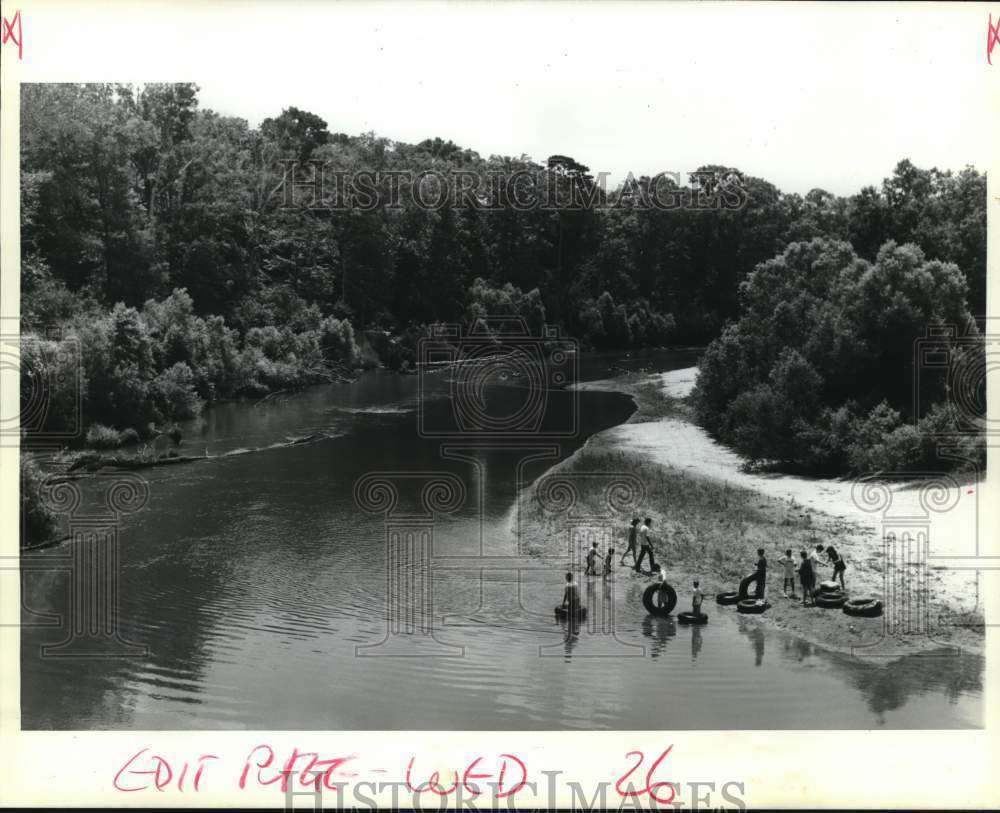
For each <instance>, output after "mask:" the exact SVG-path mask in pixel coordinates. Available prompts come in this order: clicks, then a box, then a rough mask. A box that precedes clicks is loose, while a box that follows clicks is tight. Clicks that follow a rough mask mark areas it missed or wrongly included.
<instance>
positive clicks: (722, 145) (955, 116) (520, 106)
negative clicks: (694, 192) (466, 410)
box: [19, 2, 1000, 194]
mask: <svg viewBox="0 0 1000 813" xmlns="http://www.w3.org/2000/svg"><path fill="white" fill-rule="evenodd" d="M28 6H29V8H28V10H27V12H26V17H25V22H26V28H27V24H28V22H29V21H30V23H31V25H32V28H30V29H27V30H28V31H30V32H31V36H32V39H31V40H27V42H30V43H32V46H31V47H33V48H34V49H35V50H34V51H29V50H28V49H27V48H26V57H28V58H27V59H26V60H25V61H24V64H23V66H19V67H21V68H22V78H23V79H24V80H25V81H45V80H48V81H52V80H67V79H75V80H77V81H84V80H90V79H101V80H114V81H181V80H185V81H194V82H197V83H198V84H199V86H200V87H201V94H200V99H201V104H202V106H203V107H208V108H212V109H214V110H216V111H218V112H220V113H224V114H228V115H235V116H239V117H242V118H245V119H247V120H248V121H249V122H250V123H251V124H252V125H256V124H258V123H259V122H260V121H261V119H263V118H265V117H267V116H273V115H277V114H279V113H280V112H281V110H282V109H283V108H285V107H289V106H296V107H299V108H302V109H305V110H309V111H311V112H313V113H316V114H318V115H320V116H322V117H323V118H324V119H325V120H326V121H327V122H328V125H329V128H330V130H331V131H334V132H346V133H349V134H357V133H360V132H366V131H375V132H376V133H377V134H378V135H380V136H384V137H387V138H390V139H393V140H398V141H406V142H416V141H420V140H422V139H424V138H428V137H434V136H440V137H441V138H444V139H451V140H452V141H454V142H456V143H458V144H460V145H461V146H463V147H469V148H472V149H474V150H476V151H477V152H479V153H480V154H482V155H490V154H503V155H520V154H522V153H525V154H527V155H529V156H531V157H532V158H534V159H535V160H539V161H544V159H545V158H546V157H547V156H548V155H551V154H553V153H561V154H566V155H571V156H573V157H574V158H576V159H577V160H578V161H581V162H582V163H584V164H587V165H588V166H589V167H590V168H591V170H592V171H594V172H607V173H609V174H610V179H611V182H612V184H613V183H614V182H617V181H620V180H621V179H622V178H624V177H625V175H626V174H627V173H628V172H632V173H633V174H635V175H640V174H653V173H656V172H681V173H685V172H688V171H691V170H694V169H696V168H697V167H698V166H700V165H702V164H709V163H719V164H727V165H730V166H736V167H738V168H739V169H741V170H743V171H744V172H748V173H750V174H752V175H756V176H759V177H763V178H766V179H767V180H769V181H771V182H772V183H774V184H775V185H777V186H778V187H779V188H781V189H782V190H784V191H787V192H799V193H803V194H804V193H805V192H808V191H809V190H810V189H812V188H814V187H822V188H825V189H827V190H829V191H832V192H835V193H838V194H849V193H852V192H856V191H857V190H858V189H860V188H861V187H862V186H863V185H866V184H878V183H880V182H881V180H882V178H884V177H886V176H887V175H889V174H891V172H892V169H893V167H894V166H895V164H896V163H897V161H899V160H900V159H902V158H904V157H908V158H910V159H911V160H912V161H913V162H914V163H916V164H917V165H918V166H925V167H929V166H938V167H940V168H942V169H947V168H950V169H960V168H961V167H963V166H964V165H966V164H972V165H974V166H977V167H978V168H979V169H983V170H985V169H986V167H987V164H988V163H989V160H990V157H991V156H990V149H989V148H990V146H991V139H990V137H989V133H988V130H987V127H986V116H987V115H988V113H987V111H989V110H990V109H991V108H990V104H991V102H990V100H992V109H994V110H995V109H996V108H997V107H998V104H997V102H998V101H1000V94H998V88H1000V81H998V77H1000V48H998V50H997V52H996V53H995V55H994V62H996V63H997V65H996V66H994V67H992V68H991V66H990V65H988V64H987V61H986V37H987V18H988V16H989V15H988V10H989V8H990V6H987V5H982V6H975V5H971V4H966V5H960V4H956V5H949V6H937V5H932V4H917V5H909V4H884V5H868V4H864V3H856V4H843V5H842V4H826V5H813V4H803V5H791V4H787V5H785V4H781V5H770V4H757V3H747V4H728V3H705V4H703V3H655V2H647V3H634V4H633V3H615V4H605V3H587V4H584V3H571V2H552V3H547V4H544V5H543V4H533V3H515V2H507V3H505V2H493V3H486V2H481V3H479V2H473V3H463V4H458V3H408V4H405V5H404V4H396V3H378V2H375V3H366V4H356V3H329V2H327V3H323V2H299V3H291V2H286V3H284V4H265V3H246V2H243V3H237V2H215V3H201V4H187V3H174V4H166V3H159V4H157V3H152V4H146V5H143V6H142V7H141V10H140V8H139V6H138V4H122V3H114V2H105V3H96V4H94V5H91V4H89V3H88V4H77V5H76V6H68V7H61V8H56V7H55V5H54V4H48V3H39V4H36V5H35V7H32V6H31V4H30V3H28ZM26 37H27V34H26ZM32 56H33V57H34V59H35V63H34V64H33V65H30V64H29V62H30V59H31V58H32Z"/></svg>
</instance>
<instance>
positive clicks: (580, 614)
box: [556, 606, 587, 621]
mask: <svg viewBox="0 0 1000 813" xmlns="http://www.w3.org/2000/svg"><path fill="white" fill-rule="evenodd" d="M572 616H573V618H574V619H576V620H577V621H583V620H584V619H585V618H586V617H587V608H586V607H577V608H576V611H575V612H574V613H572ZM569 617H570V611H569V608H568V607H563V606H559V607H556V618H558V619H560V620H564V619H568V618H569Z"/></svg>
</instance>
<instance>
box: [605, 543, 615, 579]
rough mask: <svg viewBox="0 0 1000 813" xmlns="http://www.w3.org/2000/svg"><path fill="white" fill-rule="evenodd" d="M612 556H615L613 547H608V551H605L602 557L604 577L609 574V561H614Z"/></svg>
mask: <svg viewBox="0 0 1000 813" xmlns="http://www.w3.org/2000/svg"><path fill="white" fill-rule="evenodd" d="M614 558H615V549H614V548H608V552H607V554H606V555H605V557H604V578H605V579H606V578H607V577H608V576H610V575H611V563H612V562H613V561H614Z"/></svg>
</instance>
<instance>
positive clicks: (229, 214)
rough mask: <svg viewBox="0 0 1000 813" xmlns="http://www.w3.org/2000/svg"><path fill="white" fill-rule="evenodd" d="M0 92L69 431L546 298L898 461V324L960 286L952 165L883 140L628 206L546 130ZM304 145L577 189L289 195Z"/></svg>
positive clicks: (43, 347) (909, 422)
mask: <svg viewBox="0 0 1000 813" xmlns="http://www.w3.org/2000/svg"><path fill="white" fill-rule="evenodd" d="M21 103H22V109H21V170H22V174H21V195H22V199H21V214H22V235H21V251H22V278H21V279H22V288H21V290H22V304H21V313H22V331H23V333H24V334H25V338H26V339H27V341H25V342H24V349H23V351H22V352H23V355H24V357H25V358H26V363H25V364H24V366H23V371H24V372H23V374H22V375H23V376H24V377H25V380H24V382H23V386H22V391H23V392H31V391H35V390H36V389H37V387H36V385H37V383H38V382H37V380H36V381H31V380H27V379H30V378H32V377H35V378H36V379H39V378H44V379H45V381H46V382H57V381H69V382H70V383H69V384H67V385H66V386H65V388H64V389H60V386H59V385H56V384H53V383H50V385H49V388H48V399H49V406H50V408H49V409H48V413H47V415H46V416H45V421H46V427H47V428H49V429H58V428H59V427H60V426H64V425H67V424H68V423H69V422H70V418H71V413H72V410H74V409H75V408H76V406H75V403H76V402H75V391H73V390H72V387H77V386H78V387H79V388H81V391H82V393H83V400H82V403H83V409H84V415H83V426H84V428H85V429H86V430H87V434H88V439H89V441H90V442H91V443H92V444H94V445H105V446H115V445H119V444H121V443H123V442H128V441H129V440H134V439H136V438H141V437H148V436H149V435H150V434H151V433H153V432H155V431H158V430H162V429H163V428H164V427H166V426H167V425H169V424H170V423H172V422H173V421H176V420H181V419H185V418H189V417H192V416H193V415H195V414H197V413H198V412H199V410H200V409H202V407H203V405H204V404H206V403H210V402H212V401H213V400H217V399H221V398H231V397H240V396H256V397H262V396H264V395H266V394H267V393H269V392H274V391H276V390H280V389H285V388H289V387H296V386H301V385H304V384H308V383H313V382H318V381H323V380H329V379H330V378H332V377H335V376H338V375H343V374H345V373H346V372H348V371H349V370H351V369H354V368H357V367H358V366H364V365H371V364H377V363H382V364H385V365H387V366H390V367H393V368H401V367H403V368H405V367H409V366H410V365H412V363H413V361H414V350H415V346H416V342H417V340H418V339H419V338H420V337H421V336H423V335H426V332H427V331H428V329H429V328H428V326H429V325H431V324H433V323H435V322H439V321H444V322H464V323H468V322H469V321H470V320H471V319H473V318H474V317H476V316H477V315H480V314H484V313H488V314H491V315H519V316H523V317H524V318H525V319H526V320H527V321H528V323H529V324H530V325H532V326H533V327H537V326H540V325H541V324H542V323H543V322H549V323H557V324H559V325H560V326H561V327H562V329H563V331H564V333H565V334H567V335H570V336H574V337H576V338H577V339H578V340H579V341H580V342H581V344H582V345H583V346H584V347H587V348H596V349H625V348H634V347H643V346H663V345H668V344H670V345H682V344H684V345H693V344H709V349H708V351H707V354H706V359H705V361H704V362H703V365H702V378H701V384H700V385H699V388H698V391H697V393H696V394H697V408H698V414H699V416H700V419H701V420H702V422H703V423H704V424H705V425H706V427H708V428H709V429H710V431H712V432H714V433H715V434H716V435H718V436H719V437H721V438H722V439H724V440H726V441H727V442H729V443H732V444H735V445H736V446H737V447H738V448H739V449H740V450H741V451H744V452H745V453H746V454H748V455H749V456H750V457H752V458H753V459H756V460H776V461H780V462H792V463H795V464H799V465H804V466H806V467H810V468H815V469H821V470H824V471H844V470H848V469H854V470H862V469H870V468H871V467H872V466H876V467H884V466H885V465H888V464H890V463H892V464H894V465H895V464H899V465H902V464H904V463H906V464H913V465H915V463H914V461H915V460H916V459H917V456H914V455H913V454H909V453H904V452H903V451H900V449H902V448H903V447H905V448H907V449H908V448H910V447H912V446H913V444H914V443H915V442H916V438H915V436H914V435H913V434H912V432H913V431H915V430H913V424H914V423H915V420H919V419H921V418H923V417H925V413H927V412H928V411H931V410H932V409H933V405H934V404H936V403H938V402H939V401H941V399H942V398H944V391H943V390H941V389H940V388H939V389H938V390H935V391H928V392H926V393H924V394H923V395H924V396H925V397H924V400H923V402H922V405H921V406H919V407H917V406H914V403H913V398H912V388H911V386H910V382H911V381H912V374H913V369H912V366H913V365H912V348H913V342H914V341H915V340H916V339H918V338H920V336H922V335H923V333H924V331H925V328H926V326H927V325H928V324H930V323H934V322H938V321H943V322H960V323H962V329H963V330H964V323H965V322H966V321H967V320H968V316H969V314H970V313H972V314H982V313H984V312H985V290H986V215H985V202H986V179H985V176H984V175H983V174H981V173H979V172H977V171H976V170H975V169H973V168H965V169H962V170H960V171H957V172H953V171H950V170H949V171H941V170H938V169H920V168H918V167H916V166H914V165H913V164H912V163H910V162H909V161H907V160H902V161H900V163H899V164H898V165H897V166H896V167H895V170H894V172H893V174H892V175H891V176H890V177H888V178H886V179H885V180H884V181H883V182H882V184H881V186H880V187H877V188H876V187H865V188H864V189H862V190H860V191H859V192H858V193H857V194H855V195H852V196H849V197H839V196H836V195H833V194H830V193H829V192H826V191H824V190H822V189H814V190H812V191H810V192H809V193H808V194H806V195H805V196H801V195H798V194H788V193H782V192H781V191H780V190H778V189H777V188H775V187H774V186H773V185H772V184H770V183H768V182H767V181H766V180H763V179H760V178H754V177H751V176H749V175H746V174H744V173H740V172H739V168H735V167H728V166H725V165H720V164H706V165H705V166H704V167H700V168H698V169H699V170H701V174H702V176H703V177H709V178H711V177H713V174H714V175H715V176H717V177H722V176H725V177H732V176H733V175H736V176H737V177H738V178H739V179H740V183H741V187H742V189H743V191H744V193H745V204H744V205H742V206H740V207H735V208H733V207H728V208H727V207H723V208H711V207H708V208H701V207H696V206H679V207H674V208H670V209H663V208H657V207H648V206H638V205H635V202H634V201H635V195H634V191H635V187H636V186H638V187H639V188H640V190H641V189H644V188H648V186H649V185H650V184H651V183H652V180H651V179H650V178H647V177H641V178H637V179H635V182H634V184H633V185H632V186H631V187H630V186H629V185H627V184H626V185H623V186H620V187H619V188H617V189H611V190H607V191H605V190H602V189H600V188H598V186H597V185H596V184H595V180H594V177H593V174H592V173H591V171H590V169H589V168H588V167H587V166H585V165H584V164H582V163H579V162H578V161H577V160H576V159H575V158H572V157H569V156H563V155H554V156H551V157H550V158H549V159H548V160H547V161H546V162H544V163H536V162H535V161H533V160H532V159H531V158H529V157H528V156H525V155H521V156H518V157H511V156H496V155H494V156H489V157H483V156H480V155H479V154H477V153H476V152H474V151H473V150H471V149H467V148H463V147H460V146H458V145H455V144H453V143H452V142H451V141H446V140H442V139H440V138H428V139H427V140H425V141H422V142H420V143H419V144H404V143H400V142H394V141H391V140H389V139H387V138H382V137H378V136H376V135H375V134H372V133H367V134H361V135H347V134H344V133H340V132H335V131H331V129H330V128H329V125H328V123H327V122H326V121H324V120H323V119H322V118H320V117H319V116H317V115H315V114H312V113H309V112H307V111H302V110H299V109H297V108H294V107H289V108H288V109H286V110H284V111H282V112H280V113H278V112H277V111H276V115H275V116H274V117H273V118H268V119H266V120H265V121H263V122H262V123H261V125H260V126H259V127H256V128H251V127H249V126H248V124H247V122H246V121H244V120H242V119H238V118H231V117H226V116H221V115H219V114H217V113H215V112H213V111H211V110H205V109H201V108H199V106H198V90H197V87H196V86H194V85H191V84H170V85H145V86H141V87H134V86H122V85H51V84H49V85H23V86H22V89H21ZM580 157H581V158H582V156H580ZM290 159H294V160H295V161H297V162H298V165H292V164H290ZM309 162H315V163H316V164H321V165H322V166H324V167H327V168H332V169H334V170H336V171H343V172H354V173H357V172H377V173H388V174H391V173H393V172H396V171H399V172H408V173H411V174H412V173H420V172H422V171H427V170H433V171H435V172H437V173H440V174H441V176H442V177H448V175H449V173H454V172H464V173H469V172H473V173H477V174H480V175H487V174H489V173H506V174H508V175H509V174H511V173H518V172H529V173H531V174H533V176H534V177H537V178H541V179H542V183H543V184H544V183H546V182H547V181H546V180H545V179H551V180H552V181H553V182H554V183H555V182H558V181H559V180H560V179H563V180H564V179H566V178H570V179H572V180H573V181H574V182H575V183H577V184H578V185H580V186H581V187H582V188H584V189H585V190H587V192H588V194H590V195H591V199H592V200H596V201H597V202H598V203H599V204H600V205H594V206H585V207H572V206H566V207H558V206H556V207H537V208H525V207H519V206H516V205H513V204H511V203H510V202H507V203H506V204H504V205H499V206H491V207H485V208H482V207H477V206H473V205H456V206H450V205H449V206H444V207H440V208H436V209H435V208H428V207H425V206H419V205H415V204H414V203H413V199H412V196H410V197H407V196H403V205H399V206H395V205H377V206H370V207H353V208H340V209H335V208H323V207H308V206H296V205H292V206H290V205H288V200H287V195H286V194H285V192H286V191H287V181H288V173H289V172H292V173H293V180H297V181H300V182H302V183H303V184H305V183H306V182H307V180H308V177H307V173H308V172H310V167H312V166H313V165H311V164H310V163H309ZM290 166H291V170H290V169H289V167H290ZM312 171H315V170H314V169H312ZM701 183H702V186H704V182H701ZM973 335H974V334H973ZM965 341H966V343H967V341H968V336H966V337H965ZM959 344H960V342H956V346H958V345H959ZM962 346H965V345H962ZM60 365H62V366H64V367H65V366H69V365H77V366H79V368H80V370H81V371H82V374H81V376H80V377H79V380H78V381H77V379H75V378H74V377H73V376H59V375H58V373H59V369H57V368H59V367H60ZM887 370H888V371H891V373H890V375H889V376H888V377H885V376H884V375H883V373H884V372H885V371H887ZM883 385H884V391H883ZM914 410H917V411H918V412H919V413H920V414H917V415H914ZM928 420H930V421H932V422H933V421H937V424H935V425H941V423H942V420H943V418H941V415H940V408H938V409H937V411H935V412H932V414H931V416H930V418H929V419H928ZM907 426H908V428H909V430H910V432H911V433H910V434H906V432H905V431H904V429H903V427H907ZM866 432H867V433H868V434H865V433H866ZM894 433H895V434H894ZM876 435H877V436H878V438H882V437H883V436H892V440H891V443H890V444H889V446H890V447H891V449H890V451H887V452H886V453H885V454H884V455H881V456H879V455H878V454H875V455H874V457H873V456H872V455H873V454H874V453H871V450H870V447H871V446H872V444H871V443H868V442H867V441H866V442H864V443H863V444H862V445H863V446H864V448H853V447H852V443H853V444H854V446H857V444H858V440H857V439H858V438H859V437H864V438H868V437H874V436H876ZM849 436H850V437H853V438H854V440H853V441H852V440H850V437H849ZM875 445H877V444H875ZM866 449H867V450H868V451H867V452H866V451H865V450H866ZM866 455H867V456H866Z"/></svg>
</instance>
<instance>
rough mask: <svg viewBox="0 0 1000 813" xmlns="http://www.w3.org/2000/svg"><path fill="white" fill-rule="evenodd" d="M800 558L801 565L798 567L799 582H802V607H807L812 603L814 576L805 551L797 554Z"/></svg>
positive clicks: (814, 584)
mask: <svg viewBox="0 0 1000 813" xmlns="http://www.w3.org/2000/svg"><path fill="white" fill-rule="evenodd" d="M799 555H800V556H801V557H802V564H800V565H799V580H800V581H801V582H802V606H803V607H808V606H809V605H810V604H812V603H813V587H815V586H816V574H815V573H814V572H813V566H812V563H813V560H812V557H811V556H809V554H807V553H806V552H805V551H802V552H801V553H800V554H799Z"/></svg>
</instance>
